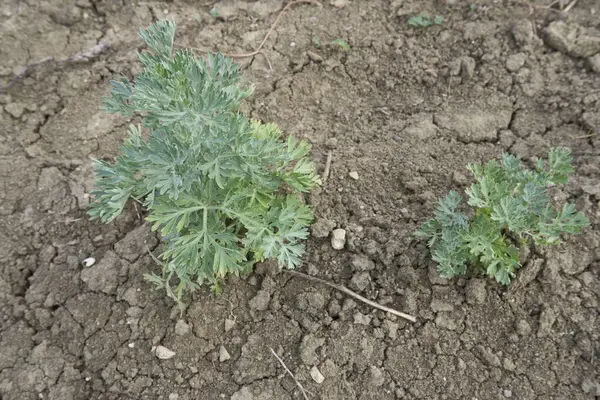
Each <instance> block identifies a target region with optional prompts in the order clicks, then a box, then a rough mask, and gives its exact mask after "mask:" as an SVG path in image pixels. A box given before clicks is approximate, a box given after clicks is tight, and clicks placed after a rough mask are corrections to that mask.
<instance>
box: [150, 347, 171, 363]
mask: <svg viewBox="0 0 600 400" xmlns="http://www.w3.org/2000/svg"><path fill="white" fill-rule="evenodd" d="M154 354H155V355H156V357H158V358H160V359H161V360H168V359H169V358H173V356H174V355H175V352H174V351H173V350H169V349H167V348H166V347H164V346H157V347H156V349H155V350H154Z"/></svg>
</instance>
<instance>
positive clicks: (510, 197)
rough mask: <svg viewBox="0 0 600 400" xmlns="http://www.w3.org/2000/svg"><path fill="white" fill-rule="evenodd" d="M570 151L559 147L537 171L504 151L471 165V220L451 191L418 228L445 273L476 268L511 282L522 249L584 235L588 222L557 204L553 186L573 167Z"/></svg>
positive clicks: (448, 275)
mask: <svg viewBox="0 0 600 400" xmlns="http://www.w3.org/2000/svg"><path fill="white" fill-rule="evenodd" d="M571 162H572V159H571V152H570V150H569V149H566V148H555V149H552V150H551V151H550V153H549V154H548V160H547V161H544V160H543V159H538V160H537V162H536V165H535V169H534V170H530V169H527V168H525V167H523V166H522V165H521V162H520V160H519V159H518V158H517V157H515V156H513V155H510V154H504V155H503V157H502V161H501V162H500V163H499V162H497V161H495V160H491V161H489V162H488V163H487V165H485V166H482V165H479V164H469V166H468V169H469V171H470V172H471V173H472V174H473V176H474V177H475V180H476V182H475V183H474V184H473V185H471V187H470V188H469V189H467V190H466V193H467V196H468V204H469V205H470V206H471V207H473V208H474V211H475V212H474V215H473V216H472V217H471V218H469V217H468V216H467V214H464V213H463V212H462V211H460V210H459V204H460V202H461V197H460V195H459V194H458V193H456V192H455V191H451V192H450V193H449V194H448V195H447V196H446V197H444V198H443V199H442V200H441V201H440V202H439V205H438V207H437V209H436V211H435V218H434V219H431V220H429V221H427V222H425V224H424V225H423V226H422V227H421V228H420V229H419V230H417V231H416V232H415V235H416V236H417V237H421V238H425V239H427V240H428V242H427V244H428V247H429V248H430V249H431V255H432V259H433V260H434V261H436V262H437V263H438V270H439V272H440V275H441V276H443V277H446V278H451V277H454V276H457V275H462V274H465V273H466V271H467V265H470V266H473V267H475V268H477V269H479V270H480V271H484V272H485V273H487V275H489V276H491V277H494V278H495V279H496V280H497V281H498V282H500V283H501V284H503V285H507V284H508V283H509V282H510V280H511V279H512V278H513V277H514V276H515V270H516V269H517V268H518V267H519V266H520V263H519V247H522V246H525V245H526V244H527V242H528V240H530V239H531V240H533V242H534V243H535V244H537V245H548V244H555V243H560V242H561V239H560V235H561V234H563V233H579V232H580V231H581V229H582V228H584V227H587V226H589V221H588V219H587V218H586V217H585V215H583V213H581V212H577V210H576V208H575V205H573V204H565V205H564V206H563V207H562V209H556V208H555V207H553V205H552V204H551V201H550V196H549V195H548V188H549V187H553V186H558V185H563V184H565V183H566V182H567V176H568V174H569V173H571V172H572V171H573V167H572V165H571Z"/></svg>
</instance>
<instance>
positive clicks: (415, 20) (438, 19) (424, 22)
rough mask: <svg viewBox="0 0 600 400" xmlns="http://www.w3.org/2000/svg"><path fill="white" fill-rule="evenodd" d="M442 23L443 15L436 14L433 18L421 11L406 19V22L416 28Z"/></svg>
mask: <svg viewBox="0 0 600 400" xmlns="http://www.w3.org/2000/svg"><path fill="white" fill-rule="evenodd" d="M443 23H444V17H442V16H441V15H436V16H435V17H434V18H433V19H432V18H431V16H430V15H429V13H427V12H422V13H421V14H419V15H415V16H414V17H411V18H410V19H409V20H408V24H409V25H411V26H414V27H417V28H426V27H428V26H432V25H442V24H443Z"/></svg>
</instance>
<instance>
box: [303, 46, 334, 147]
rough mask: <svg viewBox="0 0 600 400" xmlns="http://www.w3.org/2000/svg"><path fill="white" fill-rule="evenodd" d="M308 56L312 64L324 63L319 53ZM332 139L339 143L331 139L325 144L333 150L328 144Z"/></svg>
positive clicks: (311, 53) (309, 53)
mask: <svg viewBox="0 0 600 400" xmlns="http://www.w3.org/2000/svg"><path fill="white" fill-rule="evenodd" d="M306 55H307V56H308V58H309V59H310V60H311V61H312V62H315V63H322V62H323V57H321V56H320V55H319V54H317V53H315V52H313V51H307V52H306ZM332 139H334V140H335V141H336V142H337V139H335V138H331V139H328V140H327V142H325V146H327V147H328V148H331V147H330V146H329V145H328V144H327V143H328V142H329V141H330V140H332ZM333 147H335V145H334V146H333Z"/></svg>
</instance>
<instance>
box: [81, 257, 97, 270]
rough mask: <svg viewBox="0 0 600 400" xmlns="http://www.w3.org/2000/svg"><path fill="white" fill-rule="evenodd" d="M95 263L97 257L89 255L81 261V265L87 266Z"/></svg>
mask: <svg viewBox="0 0 600 400" xmlns="http://www.w3.org/2000/svg"><path fill="white" fill-rule="evenodd" d="M94 264H96V259H95V258H94V257H88V258H86V259H85V260H83V261H82V262H81V265H83V266H84V267H86V268H88V267H91V266H92V265H94Z"/></svg>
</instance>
